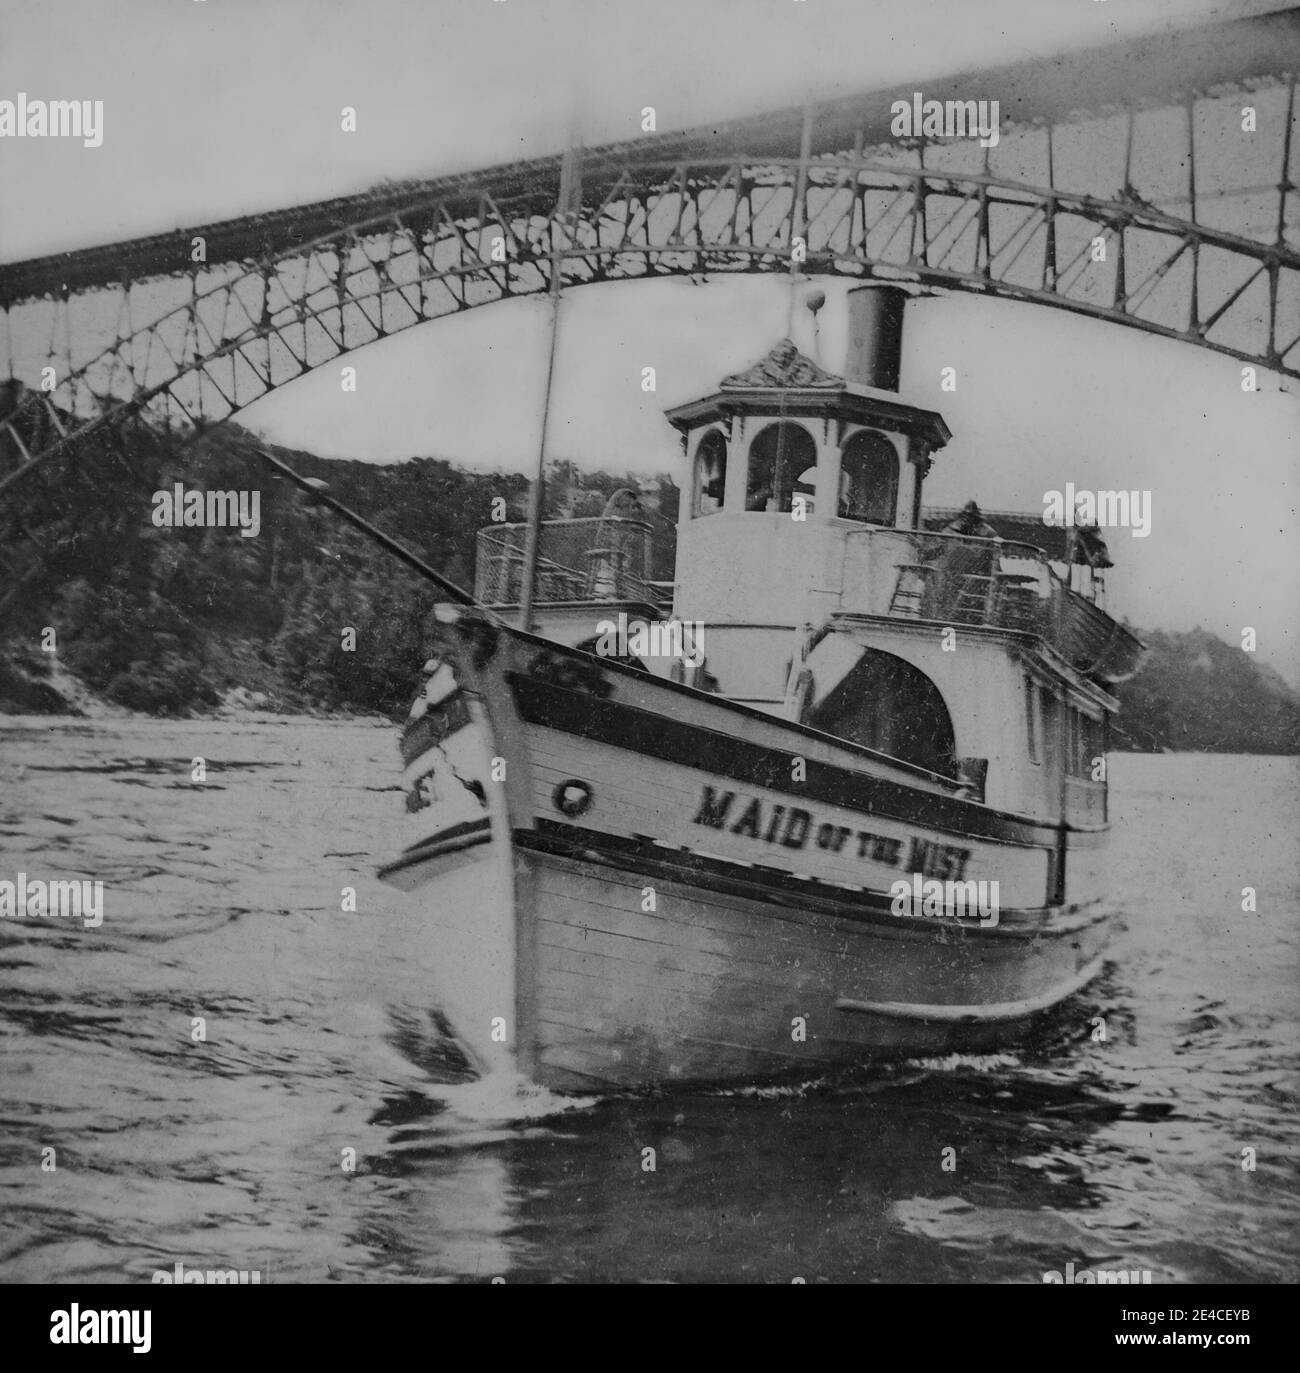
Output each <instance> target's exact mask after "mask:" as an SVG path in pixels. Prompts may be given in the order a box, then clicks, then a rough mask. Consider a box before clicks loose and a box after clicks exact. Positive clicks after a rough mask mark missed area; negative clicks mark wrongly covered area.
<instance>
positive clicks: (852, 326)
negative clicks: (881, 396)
mask: <svg viewBox="0 0 1300 1373" xmlns="http://www.w3.org/2000/svg"><path fill="white" fill-rule="evenodd" d="M848 299H849V350H848V357H847V358H846V360H845V364H844V376H845V379H846V380H847V381H851V382H859V383H861V384H862V385H864V386H873V387H876V388H877V389H878V390H881V391H897V390H898V372H899V366H900V364H901V362H902V358H903V307H904V306H905V305H906V304H907V292H906V291H904V290H903V289H902V288H901V287H899V286H859V287H857V288H855V289H854V290H852V291H850V292H849V297H848Z"/></svg>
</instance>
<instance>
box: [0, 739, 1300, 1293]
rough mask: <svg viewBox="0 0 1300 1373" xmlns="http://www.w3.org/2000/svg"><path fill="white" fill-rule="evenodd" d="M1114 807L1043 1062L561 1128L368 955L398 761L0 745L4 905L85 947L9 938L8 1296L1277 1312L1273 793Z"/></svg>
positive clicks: (928, 1071)
mask: <svg viewBox="0 0 1300 1373" xmlns="http://www.w3.org/2000/svg"><path fill="white" fill-rule="evenodd" d="M198 756H202V757H203V758H204V759H205V760H206V764H207V781H206V782H204V783H196V782H193V781H191V765H192V760H193V759H194V758H195V757H198ZM1112 777H1113V781H1114V798H1113V812H1114V817H1115V821H1116V825H1117V834H1116V837H1115V844H1114V848H1113V852H1114V864H1113V867H1114V884H1115V885H1114V889H1115V893H1116V897H1117V900H1118V901H1119V903H1120V905H1121V906H1122V908H1123V911H1124V914H1125V926H1126V927H1125V929H1124V930H1123V931H1122V932H1121V933H1120V934H1119V936H1118V938H1117V942H1116V946H1115V950H1114V962H1113V963H1112V964H1111V966H1110V968H1109V970H1108V972H1107V974H1106V976H1105V977H1104V978H1103V979H1101V980H1100V981H1099V982H1098V983H1096V984H1095V985H1094V986H1093V987H1091V988H1089V989H1088V990H1087V991H1086V992H1085V993H1084V994H1082V995H1081V996H1079V997H1076V998H1074V1000H1073V1001H1071V1002H1070V1003H1069V1005H1068V1006H1067V1007H1065V1008H1064V1009H1063V1011H1062V1013H1061V1014H1060V1015H1058V1016H1057V1017H1056V1018H1055V1019H1054V1020H1053V1022H1052V1023H1051V1024H1050V1025H1048V1026H1047V1027H1045V1029H1044V1030H1043V1031H1042V1032H1041V1033H1040V1035H1039V1037H1038V1038H1037V1039H1036V1040H1035V1041H1034V1042H1033V1043H1029V1044H1025V1045H1021V1046H1019V1047H1018V1048H1017V1049H1016V1051H1015V1052H1008V1053H1003V1054H999V1055H991V1056H985V1057H981V1058H965V1059H963V1058H952V1059H946V1060H926V1061H920V1062H913V1063H908V1064H901V1065H893V1066H891V1067H889V1068H886V1069H880V1068H878V1069H875V1070H870V1069H866V1070H861V1071H859V1072H856V1073H851V1074H846V1075H840V1076H837V1077H834V1078H826V1079H822V1080H817V1081H811V1082H803V1083H794V1084H788V1085H783V1086H777V1087H771V1086H767V1087H752V1088H742V1089H732V1090H722V1089H717V1090H711V1091H710V1090H697V1091H671V1092H665V1093H662V1094H657V1095H655V1094H651V1095H642V1096H622V1097H613V1098H603V1099H595V1098H588V1099H584V1100H577V1101H573V1100H568V1099H563V1098H557V1097H554V1096H550V1095H549V1094H545V1093H531V1094H525V1095H520V1093H519V1092H518V1091H517V1090H516V1089H515V1088H514V1087H513V1086H512V1085H511V1084H504V1083H497V1082H491V1081H488V1082H479V1081H475V1080H473V1079H472V1078H470V1077H469V1076H468V1075H467V1074H466V1072H465V1071H464V1068H463V1065H462V1064H461V1062H460V1061H459V1059H458V1057H457V1055H456V1053H455V1051H454V1048H452V1046H450V1045H449V1044H448V1042H447V1041H446V1038H445V1036H443V1035H442V1034H441V1033H440V1031H439V1021H438V1016H437V1013H436V1008H435V1007H431V1006H429V1005H427V1004H426V998H425V997H424V996H423V994H422V984H421V979H420V976H419V964H418V960H416V959H393V958H391V957H389V956H386V955H385V954H384V953H382V952H381V950H380V941H377V940H376V939H375V937H374V935H375V929H376V926H375V923H374V922H381V921H383V919H384V913H385V911H386V910H389V909H391V908H392V906H391V903H394V902H403V901H406V900H409V899H411V898H408V897H405V896H403V895H402V894H401V893H397V892H394V891H390V890H389V889H387V888H385V887H383V886H381V885H380V884H378V883H377V882H376V881H375V880H374V878H373V869H374V865H375V863H376V861H378V860H379V859H380V858H382V857H384V856H386V851H385V848H384V845H385V842H386V839H385V836H386V835H387V834H389V833H390V832H391V827H390V824H389V819H390V817H391V815H392V814H393V813H394V810H395V808H396V807H400V805H401V791H400V787H399V785H398V774H397V762H396V749H395V741H394V735H393V732H392V731H391V730H389V729H387V728H384V727H379V726H375V725H370V724H338V723H323V722H302V721H293V722H284V721H273V720H262V721H251V722H243V721H240V722H218V723H214V722H208V721H203V722H199V721H190V722H163V723H159V722H147V721H126V722H122V721H112V722H104V723H93V724H86V723H82V722H76V723H71V722H55V723H53V724H51V723H50V722H48V721H36V720H22V721H9V722H7V723H6V724H5V725H4V726H3V727H0V878H7V879H9V880H12V879H13V878H14V877H15V876H16V874H17V872H19V871H26V872H27V873H29V874H31V875H38V874H40V875H45V876H50V877H56V876H57V877H62V878H73V877H81V878H90V879H99V880H102V881H103V882H104V886H105V893H104V911H105V915H104V923H103V924H102V925H101V926H100V927H99V928H97V929H84V928H82V927H81V926H80V924H79V923H75V924H74V923H73V922H70V921H67V922H60V921H59V920H57V919H49V920H45V921H42V922H35V921H21V922H19V921H4V922H0V982H2V984H3V988H4V995H3V1011H2V1012H0V1033H2V1034H3V1055H2V1057H0V1074H2V1091H0V1095H2V1096H3V1107H2V1109H3V1126H2V1127H0V1208H2V1215H3V1222H4V1223H3V1225H0V1280H4V1281H42V1280H67V1279H74V1278H76V1279H87V1280H107V1281H141V1280H144V1281H147V1280H148V1278H149V1275H150V1274H151V1273H152V1271H153V1270H154V1269H156V1268H171V1267H172V1265H173V1264H174V1263H175V1262H176V1261H178V1260H180V1261H182V1262H184V1263H186V1264H187V1265H191V1264H192V1265H194V1266H203V1267H233V1268H250V1269H251V1268H259V1269H261V1270H262V1271H263V1272H264V1273H269V1277H270V1280H271V1281H327V1280H331V1279H333V1280H338V1281H350V1280H351V1281H355V1280H360V1279H366V1280H371V1281H375V1280H388V1281H430V1280H457V1279H464V1278H474V1277H478V1278H480V1279H483V1280H486V1279H488V1278H490V1277H493V1276H498V1275H504V1276H505V1277H506V1278H507V1280H509V1281H516V1280H526V1281H527V1280H531V1281H565V1280H594V1279H606V1280H622V1281H633V1282H653V1281H663V1280H670V1281H735V1280H741V1281H776V1282H789V1281H790V1280H791V1279H792V1278H795V1277H802V1278H803V1279H805V1280H806V1281H808V1282H817V1281H925V1282H972V1281H975V1282H983V1281H992V1282H1035V1283H1037V1282H1041V1280H1042V1274H1043V1273H1044V1272H1045V1271H1048V1270H1052V1269H1055V1270H1060V1269H1063V1268H1064V1266H1065V1264H1066V1263H1067V1262H1068V1261H1071V1260H1072V1261H1073V1262H1074V1263H1075V1265H1076V1267H1083V1266H1093V1267H1119V1268H1137V1269H1150V1270H1151V1272H1152V1276H1153V1281H1154V1282H1168V1281H1187V1280H1209V1281H1249V1280H1262V1281H1281V1280H1295V1278H1296V1277H1297V1276H1300V1264H1298V1262H1297V1259H1298V1257H1300V1240H1298V1239H1297V1234H1298V1232H1300V1227H1297V1220H1298V1219H1300V1180H1298V1179H1297V1173H1296V1168H1295V1147H1294V1142H1293V1141H1294V1137H1295V1121H1296V1115H1295V1107H1296V1091H1297V1080H1296V1065H1297V1057H1298V1055H1297V1021H1298V1019H1300V1016H1298V1011H1300V1004H1298V1003H1300V977H1298V976H1297V972H1298V969H1297V948H1298V944H1300V940H1298V929H1297V927H1298V925H1300V919H1298V916H1300V890H1298V889H1297V875H1298V874H1300V864H1298V863H1297V858H1298V857H1300V854H1298V853H1297V848H1298V843H1300V841H1298V839H1297V836H1298V835H1300V786H1298V774H1297V765H1296V761H1295V760H1281V759H1259V758H1226V757H1199V756H1173V757H1153V758H1132V757H1122V756H1121V757H1118V758H1116V759H1114V760H1113V763H1112ZM390 783H391V785H390ZM345 886H353V887H355V888H356V890H357V894H358V911H357V912H356V913H355V914H351V913H346V912H344V911H343V910H342V909H341V901H340V893H341V891H342V888H343V887H345ZM1245 886H1252V887H1254V888H1255V891H1256V904H1257V907H1258V909H1257V912H1243V911H1242V910H1241V909H1240V908H1241V904H1242V900H1241V891H1242V888H1243V887H1245ZM1097 1016H1101V1017H1103V1018H1104V1023H1105V1031H1106V1039H1105V1041H1104V1042H1098V1041H1097V1040H1096V1039H1095V1038H1094V1017H1097ZM200 1019H201V1021H202V1028H201V1031H200V1029H199V1028H198V1027H197V1026H196V1021H198V1020H200ZM47 1148H53V1149H54V1150H55V1155H54V1159H55V1163H56V1165H57V1166H56V1168H55V1170H54V1171H52V1172H50V1171H42V1168H41V1159H42V1150H44V1149H47ZM647 1149H653V1150H654V1155H653V1157H654V1164H655V1167H654V1171H653V1172H650V1171H647V1170H646V1168H645V1166H644V1162H645V1160H646V1158H647V1157H648V1156H647V1155H646V1153H645V1151H646V1150H647ZM947 1150H951V1151H952V1152H951V1153H947V1154H946V1153H945V1151H947ZM1243 1150H1254V1151H1255V1161H1256V1167H1255V1169H1254V1171H1247V1170H1244V1169H1243V1167H1242V1161H1243V1157H1244V1155H1243ZM348 1151H355V1154H354V1155H353V1154H350V1153H349V1152H348ZM47 1157H48V1155H47ZM351 1158H355V1168H354V1169H353V1168H349V1167H348V1166H347V1165H348V1163H349V1162H350V1160H351ZM945 1159H947V1160H948V1167H947V1168H945V1166H944V1161H945Z"/></svg>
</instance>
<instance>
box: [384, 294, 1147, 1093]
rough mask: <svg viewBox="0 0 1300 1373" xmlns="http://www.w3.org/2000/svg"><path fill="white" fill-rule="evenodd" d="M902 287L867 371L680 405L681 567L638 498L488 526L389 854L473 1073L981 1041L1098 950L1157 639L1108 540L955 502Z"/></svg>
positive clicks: (794, 379) (549, 1071) (653, 1072)
mask: <svg viewBox="0 0 1300 1373" xmlns="http://www.w3.org/2000/svg"><path fill="white" fill-rule="evenodd" d="M907 299H908V297H907V294H906V293H905V291H904V290H903V289H902V288H900V287H895V286H888V285H876V286H867V287H860V288H857V289H855V290H853V291H851V292H850V293H849V297H848V305H849V342H848V351H847V362H846V366H845V369H844V371H845V375H844V376H838V375H834V374H832V373H830V372H828V371H827V370H825V369H824V368H823V366H822V365H821V364H820V363H819V362H817V361H815V360H814V359H813V358H811V357H809V356H806V355H805V354H804V353H802V352H800V351H799V350H798V349H797V348H796V346H795V345H794V343H793V342H791V341H790V340H789V339H786V340H783V341H781V342H780V343H778V344H777V345H776V346H775V347H774V348H772V350H771V351H770V352H769V353H768V354H767V355H766V356H765V357H763V358H762V359H761V360H759V361H758V362H756V363H755V365H754V366H753V367H751V368H750V369H749V370H747V371H744V372H741V373H739V374H737V375H733V376H728V377H726V378H725V379H723V380H722V381H721V382H720V384H719V385H718V386H717V389H716V390H714V391H712V392H711V393H709V394H707V395H704V396H702V397H701V398H700V399H697V400H694V401H691V402H689V403H687V404H683V405H679V406H677V407H675V408H673V409H671V410H669V411H668V412H667V420H668V421H669V423H670V424H671V425H672V426H673V427H674V428H675V429H676V431H677V433H678V435H679V436H680V441H681V444H682V448H683V451H684V456H685V462H686V471H687V473H688V481H687V483H686V485H685V486H684V488H683V492H682V502H681V508H680V512H679V518H678V525H677V542H676V564H675V571H674V573H673V576H672V578H671V580H668V579H667V578H662V579H656V577H655V575H654V574H655V572H656V571H657V570H660V569H657V568H656V565H655V562H654V557H653V540H654V529H653V526H652V524H651V523H650V522H649V521H648V520H647V519H646V518H645V513H644V512H643V511H642V510H640V509H639V508H638V504H637V502H636V501H635V500H633V499H631V498H630V497H623V498H615V499H613V500H611V502H610V504H609V507H608V508H607V509H606V511H605V514H604V515H603V516H602V517H600V518H597V519H586V520H583V519H575V520H558V521H536V520H535V521H534V522H533V525H532V528H531V536H530V530H529V528H526V527H524V526H516V525H504V526H503V525H494V526H490V527H488V528H486V529H484V530H483V531H481V532H480V534H479V535H478V549H477V557H478V564H477V574H476V585H475V589H474V597H473V604H470V605H451V604H449V605H447V606H445V607H440V610H439V619H440V624H439V628H438V642H439V647H438V650H437V656H436V657H434V658H433V659H431V660H430V661H429V662H428V663H427V664H426V668H425V673H424V674H423V676H422V682H423V685H422V689H421V691H420V693H419V696H418V698H417V700H416V702H415V705H414V707H413V709H412V712H411V716H410V719H409V720H408V722H407V724H406V726H405V730H404V733H403V737H402V745H401V747H402V755H403V761H404V767H405V785H406V789H407V797H406V807H405V823H406V824H407V825H408V827H409V833H408V834H407V836H406V843H405V845H404V846H403V847H402V848H401V851H400V852H399V853H398V854H397V856H395V857H394V858H393V859H392V861H391V862H389V863H388V864H387V865H386V866H385V867H384V868H383V869H382V870H381V876H382V877H383V878H384V879H385V880H386V881H388V882H390V883H392V884H394V885H396V886H397V887H400V888H402V889H404V890H405V891H406V892H408V893H409V897H408V898H407V900H405V901H404V902H403V903H402V907H403V911H402V914H401V915H399V916H398V917H396V922H395V929H394V932H395V933H396V934H397V936H398V938H399V939H400V941H401V945H402V947H403V949H404V950H405V951H406V953H405V956H407V957H415V956H416V952H415V951H416V950H419V951H421V952H420V956H421V957H422V958H424V957H426V956H427V959H428V962H429V964H430V977H431V979H432V983H433V985H431V986H430V988H429V995H430V1001H431V1002H432V1003H434V1004H436V1005H437V1007H438V1008H440V1010H441V1012H442V1013H443V1015H444V1016H445V1020H446V1023H447V1024H448V1025H449V1026H450V1028H451V1030H452V1032H453V1033H454V1034H455V1036H456V1038H457V1041H458V1042H459V1044H460V1046H461V1048H462V1049H463V1051H464V1053H465V1054H466V1056H467V1058H468V1059H469V1061H470V1063H471V1064H472V1065H473V1066H474V1067H475V1068H477V1069H478V1070H480V1071H482V1072H484V1073H486V1072H495V1071H506V1072H511V1073H515V1074H518V1075H520V1076H521V1077H522V1078H523V1079H524V1080H525V1081H527V1082H529V1083H534V1084H538V1085H541V1086H544V1087H547V1088H550V1089H553V1090H558V1091H570V1092H589V1091H593V1090H606V1089H611V1088H635V1087H642V1086H647V1085H651V1084H660V1083H664V1082H670V1081H714V1082H716V1081H732V1080H738V1079H743V1080H746V1081H754V1080H759V1079H765V1078H772V1077H776V1076H780V1075H783V1074H786V1073H791V1072H793V1073H803V1074H807V1073H808V1072H809V1071H810V1070H813V1071H821V1070H824V1069H825V1068H827V1067H829V1066H833V1065H839V1064H847V1063H855V1062H861V1061H864V1060H871V1059H874V1058H884V1057H889V1056H893V1057H898V1056H913V1055H929V1054H937V1053H946V1052H950V1051H958V1050H960V1051H979V1050H986V1049H990V1048H993V1047H996V1046H998V1045H1001V1044H1005V1043H1007V1042H1008V1041H1011V1040H1014V1039H1015V1037H1016V1036H1018V1035H1021V1034H1023V1032H1024V1031H1025V1029H1026V1027H1027V1026H1028V1025H1030V1023H1031V1022H1032V1021H1033V1020H1034V1018H1035V1017H1037V1016H1040V1015H1042V1014H1043V1013H1045V1012H1047V1011H1049V1010H1050V1009H1051V1008H1052V1007H1054V1006H1056V1005H1057V1004H1058V1003H1060V1002H1061V1001H1063V1000H1064V999H1065V998H1067V997H1069V996H1070V995H1071V994H1072V993H1074V992H1076V991H1078V990H1079V989H1080V988H1082V987H1083V986H1084V985H1085V984H1086V983H1087V982H1088V981H1089V980H1090V979H1091V978H1093V977H1094V976H1095V975H1096V974H1097V973H1098V971H1099V970H1100V968H1101V967H1102V964H1103V960H1104V957H1105V951H1106V946H1107V935H1108V926H1109V923H1110V920H1111V917H1112V913H1113V911H1112V906H1111V904H1110V903H1109V902H1108V899H1107V895H1106V891H1105V881H1104V879H1105V843H1106V834H1107V782H1106V778H1105V754H1106V740H1107V722H1108V720H1109V719H1110V717H1111V716H1112V715H1113V713H1114V712H1115V710H1116V709H1117V701H1116V699H1115V697H1114V696H1113V694H1112V689H1113V688H1114V686H1115V684H1116V683H1118V682H1121V681H1122V680H1124V679H1125V678H1126V677H1128V676H1130V675H1131V674H1132V673H1133V672H1134V671H1136V669H1137V666H1138V664H1139V661H1140V658H1141V654H1142V645H1141V643H1140V642H1139V641H1138V640H1137V639H1136V638H1135V637H1134V636H1133V635H1132V634H1131V633H1130V632H1129V631H1128V630H1127V629H1126V628H1125V627H1124V626H1122V625H1121V624H1119V623H1118V622H1117V621H1116V620H1114V619H1113V618H1112V617H1111V616H1110V615H1109V614H1108V613H1107V612H1106V611H1105V609H1103V600H1104V569H1105V568H1106V567H1107V566H1109V560H1108V559H1107V558H1106V557H1105V555H1104V545H1102V544H1101V543H1100V540H1099V539H1097V538H1095V537H1091V538H1089V537H1087V531H1078V530H1075V529H1072V528H1063V527H1052V526H1047V525H1045V524H1044V522H1043V519H1042V516H1041V514H1040V515H1033V514H1029V515H1016V514H1012V513H1006V512H987V513H983V514H982V513H981V512H980V511H979V510H978V507H976V506H975V505H974V503H973V502H972V503H971V504H970V505H969V506H968V507H967V508H966V509H965V510H963V511H955V510H947V511H939V510H934V509H931V508H929V507H927V506H926V505H925V503H924V499H923V497H924V482H925V479H926V477H927V474H928V473H929V472H930V470H931V465H932V463H933V462H934V461H935V460H936V455H937V454H939V452H940V450H941V449H942V448H943V447H944V446H945V444H946V443H947V442H948V440H949V439H950V437H951V434H950V431H949V429H948V427H947V425H946V424H945V422H944V419H943V417H942V416H941V415H940V414H938V413H937V412H935V411H934V410H929V409H925V408H922V407H920V406H917V405H914V404H910V403H908V402H907V401H906V400H905V399H903V397H902V396H901V395H900V393H899V389H898V388H899V373H900V361H901V342H902V329H903V323H904V316H905V311H906V303H907ZM530 564H531V566H530ZM652 627H658V628H659V630H660V632H659V633H657V634H655V633H651V632H650V630H651V628H652ZM643 631H644V632H643Z"/></svg>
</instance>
